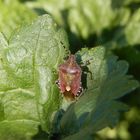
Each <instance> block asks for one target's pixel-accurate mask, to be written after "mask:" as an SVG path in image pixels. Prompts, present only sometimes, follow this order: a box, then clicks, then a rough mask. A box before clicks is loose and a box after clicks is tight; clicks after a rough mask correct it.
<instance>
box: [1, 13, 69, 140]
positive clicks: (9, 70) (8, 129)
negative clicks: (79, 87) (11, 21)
mask: <svg viewBox="0 0 140 140" xmlns="http://www.w3.org/2000/svg"><path fill="white" fill-rule="evenodd" d="M67 47H68V40H67V36H66V34H65V32H64V31H63V30H62V29H60V28H58V27H57V25H56V24H55V22H54V21H53V19H52V18H51V17H50V16H49V15H44V16H42V17H39V18H38V19H36V20H35V21H34V22H33V23H32V24H30V25H27V26H25V27H23V28H21V29H20V30H19V31H17V32H16V33H15V34H14V35H13V36H12V37H11V39H10V40H9V43H8V42H7V41H6V39H5V38H4V36H3V35H2V34H0V60H1V61H0V74H1V79H0V139H2V140H8V139H10V140H12V139H13V140H14V139H17V140H21V139H24V140H29V139H30V138H31V136H33V135H35V134H36V133H37V130H38V126H39V125H41V126H42V128H43V130H45V131H46V132H49V131H50V129H51V127H52V125H51V124H52V123H51V122H52V121H53V117H54V114H55V112H56V111H57V110H58V108H59V106H60V104H61V102H60V101H61V98H60V97H61V94H60V93H59V90H58V88H57V87H56V85H55V80H56V74H55V71H56V69H57V67H58V64H60V63H61V62H62V61H63V58H64V57H65V54H66V49H65V48H67Z"/></svg>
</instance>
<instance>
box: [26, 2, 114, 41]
mask: <svg viewBox="0 0 140 140" xmlns="http://www.w3.org/2000/svg"><path fill="white" fill-rule="evenodd" d="M28 5H29V6H30V5H32V7H40V8H44V9H45V10H46V11H47V12H49V13H50V14H51V15H53V17H54V18H55V19H56V21H57V22H58V23H59V24H61V25H64V27H66V29H67V28H69V29H70V31H71V32H72V33H74V34H76V35H78V36H81V37H82V38H84V39H86V38H88V37H89V35H91V34H93V33H95V32H97V33H100V32H101V30H102V29H104V28H108V27H109V26H110V25H111V23H112V20H113V19H114V15H115V13H113V11H112V7H111V0H107V1H106V2H105V3H104V1H103V0H94V1H93V0H87V1H86V3H85V1H84V0H75V1H73V0H69V1H67V0H59V1H57V0H53V1H52V0H48V1H46V0H38V1H37V2H30V4H28ZM54 8H55V10H54ZM103 23H104V24H103Z"/></svg>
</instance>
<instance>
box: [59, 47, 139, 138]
mask: <svg viewBox="0 0 140 140" xmlns="http://www.w3.org/2000/svg"><path fill="white" fill-rule="evenodd" d="M77 56H81V60H82V61H83V62H85V61H87V60H90V64H89V65H87V68H88V71H89V72H88V73H87V75H86V81H87V84H86V87H87V89H85V91H84V95H83V96H82V97H81V98H80V99H79V100H78V101H77V102H76V103H74V104H72V105H71V106H70V107H69V108H68V110H67V111H66V113H65V114H64V116H63V117H62V119H61V122H60V128H61V132H62V134H63V137H64V140H70V139H74V140H76V139H82V137H83V135H84V137H85V138H86V137H88V139H90V135H92V134H94V133H95V132H96V131H98V130H100V129H103V128H105V127H107V126H110V127H114V126H115V125H116V123H117V122H118V119H119V115H120V111H125V110H128V106H127V105H125V104H123V103H121V102H120V101H118V100H117V99H119V98H120V97H122V96H124V95H125V94H127V93H129V92H131V91H132V90H134V89H135V88H137V87H138V86H139V84H138V82H137V81H136V80H133V78H132V76H129V75H126V73H127V70H128V63H127V62H126V61H122V60H119V61H118V60H117V57H116V56H112V55H107V53H106V51H105V48H104V47H96V48H93V49H91V50H88V49H86V48H85V49H82V50H81V51H79V52H78V53H77Z"/></svg>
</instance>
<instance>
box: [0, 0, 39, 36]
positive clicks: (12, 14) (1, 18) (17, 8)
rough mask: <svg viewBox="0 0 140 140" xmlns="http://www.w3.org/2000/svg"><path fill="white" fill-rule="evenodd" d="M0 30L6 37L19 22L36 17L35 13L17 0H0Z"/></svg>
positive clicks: (28, 20)
mask: <svg viewBox="0 0 140 140" xmlns="http://www.w3.org/2000/svg"><path fill="white" fill-rule="evenodd" d="M0 9H1V12H0V32H3V33H4V35H5V36H6V37H7V38H10V36H11V34H12V33H13V32H15V29H16V28H18V27H19V26H21V24H23V22H24V24H25V23H29V22H30V21H32V20H33V19H34V18H35V17H36V13H35V12H33V11H32V10H30V9H29V8H27V6H25V5H22V4H20V3H19V2H18V0H0Z"/></svg>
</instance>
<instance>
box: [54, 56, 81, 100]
mask: <svg viewBox="0 0 140 140" xmlns="http://www.w3.org/2000/svg"><path fill="white" fill-rule="evenodd" d="M58 75H59V76H58V80H57V81H56V84H57V85H58V87H59V89H60V91H61V93H63V95H64V96H65V97H70V98H71V97H72V98H73V99H75V98H76V97H79V96H80V95H81V93H82V91H83V88H82V85H81V75H82V70H81V67H80V66H79V65H78V64H77V62H76V58H75V55H72V54H71V55H69V58H68V59H67V60H66V61H65V62H64V63H63V64H61V65H59V67H58Z"/></svg>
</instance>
